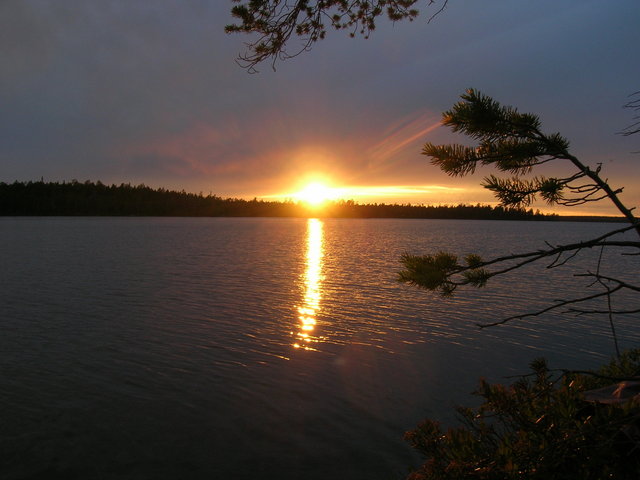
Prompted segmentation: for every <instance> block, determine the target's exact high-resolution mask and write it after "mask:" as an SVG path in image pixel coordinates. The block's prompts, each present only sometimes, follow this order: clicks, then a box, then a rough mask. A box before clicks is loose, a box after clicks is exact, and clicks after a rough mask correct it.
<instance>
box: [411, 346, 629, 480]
mask: <svg viewBox="0 0 640 480" xmlns="http://www.w3.org/2000/svg"><path fill="white" fill-rule="evenodd" d="M531 369H532V373H531V374H529V375H525V376H522V377H521V378H519V379H518V380H517V381H516V382H514V383H513V384H511V385H508V386H507V385H502V384H491V383H488V382H486V381H481V383H480V386H479V388H478V390H477V392H475V393H476V395H478V396H480V397H481V398H482V404H481V405H480V406H479V407H478V408H459V409H458V413H459V415H460V419H461V423H462V426H460V427H457V428H451V429H449V430H447V431H446V432H444V431H443V430H442V429H441V427H440V425H439V423H438V422H436V421H433V420H425V421H424V422H423V423H421V424H420V425H419V426H418V427H417V428H416V429H415V430H413V431H411V432H408V433H407V434H406V439H407V441H409V443H410V444H411V445H412V446H413V447H415V448H416V449H417V450H419V451H420V452H421V453H422V454H423V455H424V456H425V457H426V462H425V463H424V464H423V465H422V466H421V467H420V468H419V469H418V470H416V471H415V472H413V473H412V474H411V475H410V476H409V480H445V479H451V480H454V479H456V480H457V479H465V478H469V479H486V480H489V479H496V480H498V479H516V478H517V479H523V478H526V479H578V478H579V479H594V480H595V479H604V478H611V479H636V478H640V402H639V401H638V400H636V401H630V402H625V403H621V404H615V405H605V404H598V403H589V402H587V401H585V396H584V392H585V391H587V390H591V389H595V388H600V387H604V386H606V385H609V384H611V383H612V379H615V380H621V379H631V378H633V377H638V376H640V349H639V350H632V351H627V352H625V353H624V354H623V355H621V357H620V358H619V359H617V360H614V361H612V362H611V363H610V364H609V365H606V366H605V367H603V368H601V369H600V370H599V371H597V372H594V374H585V373H572V372H561V373H558V372H552V371H550V370H549V368H548V367H547V365H546V363H545V361H544V360H536V361H534V362H533V363H532V364H531Z"/></svg>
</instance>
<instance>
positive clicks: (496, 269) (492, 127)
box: [399, 90, 640, 354]
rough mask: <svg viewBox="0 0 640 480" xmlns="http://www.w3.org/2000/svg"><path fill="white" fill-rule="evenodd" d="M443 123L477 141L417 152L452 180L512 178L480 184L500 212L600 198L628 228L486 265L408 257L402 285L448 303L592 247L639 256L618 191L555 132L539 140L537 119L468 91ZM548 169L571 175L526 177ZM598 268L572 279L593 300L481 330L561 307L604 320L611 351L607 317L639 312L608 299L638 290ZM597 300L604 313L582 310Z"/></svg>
mask: <svg viewBox="0 0 640 480" xmlns="http://www.w3.org/2000/svg"><path fill="white" fill-rule="evenodd" d="M443 123H444V124H445V125H447V126H449V127H450V128H451V129H452V130H453V131H454V132H461V133H463V134H466V135H468V136H469V137H471V138H473V139H475V140H477V141H478V144H477V145H475V146H463V145H433V144H431V143H427V144H426V145H425V146H424V150H423V153H424V154H425V155H427V156H428V157H430V158H431V162H432V163H433V164H434V165H437V166H438V167H440V168H441V169H442V170H443V171H444V172H446V173H448V174H449V175H452V176H463V175H467V174H471V173H473V172H474V171H475V170H476V168H477V167H478V166H480V165H483V166H493V167H495V168H497V169H498V170H499V171H502V172H509V173H511V174H513V176H512V177H510V178H501V177H497V176H495V175H489V176H488V177H486V178H485V179H484V181H483V186H484V187H486V188H488V189H489V190H491V191H492V192H493V193H494V195H495V196H496V197H497V198H498V199H499V200H500V203H501V204H502V205H505V206H509V207H523V206H528V205H530V204H531V203H532V202H533V201H534V199H535V198H536V197H537V196H540V197H541V198H542V199H543V200H545V201H546V202H547V203H548V204H558V205H566V206H574V205H582V204H586V203H591V202H597V201H600V200H604V199H607V200H609V201H611V202H612V203H613V204H614V205H615V206H616V208H617V209H618V210H619V211H620V213H621V214H622V216H623V217H624V218H625V219H626V222H627V223H628V225H627V226H624V227H621V228H616V229H613V230H612V231H610V232H608V233H606V234H604V235H600V236H598V237H596V238H592V239H586V240H583V241H580V242H576V243H572V244H566V245H552V244H548V247H547V248H545V249H540V250H536V251H533V252H523V253H520V254H510V255H504V256H501V257H498V258H493V259H490V260H484V259H482V258H480V256H478V255H476V254H469V255H467V256H466V257H465V258H464V259H462V261H461V260H460V259H459V258H458V256H456V255H454V254H451V253H448V252H437V253H432V254H428V255H422V256H417V255H409V254H407V255H405V256H403V258H402V262H403V264H404V267H405V269H404V270H403V271H402V272H400V275H399V280H400V281H401V282H405V283H409V284H413V285H416V286H418V287H421V288H424V289H427V290H433V291H438V292H440V293H441V294H442V295H444V296H447V295H451V294H453V292H454V291H455V290H456V289H457V288H458V287H461V286H465V285H470V286H474V287H484V286H485V285H486V284H487V282H488V281H489V280H490V279H491V278H492V277H495V276H497V275H503V274H506V273H508V272H512V271H513V270H516V269H518V268H520V267H523V266H525V265H529V264H532V263H536V262H546V264H547V265H546V266H547V268H557V267H562V266H563V265H566V264H567V263H568V262H570V261H571V260H572V259H573V258H575V257H576V256H578V255H579V254H580V253H581V252H582V251H583V250H584V249H590V248H598V249H599V250H600V258H602V253H603V252H604V251H605V250H611V249H616V250H622V253H626V254H635V255H638V254H640V241H637V240H630V239H628V238H621V234H623V233H625V232H628V231H634V232H635V233H636V234H637V235H638V237H640V223H639V222H638V219H637V218H636V217H634V215H633V213H632V210H633V208H628V207H627V206H626V205H624V204H623V203H622V201H621V200H620V198H619V196H618V195H619V194H620V192H622V188H613V187H611V186H610V185H609V183H608V182H607V181H606V180H604V179H603V178H602V177H601V176H600V171H601V167H602V165H600V164H598V165H597V166H596V167H595V168H591V167H589V166H587V165H585V164H584V163H582V162H581V161H580V160H579V159H578V158H577V157H575V156H574V155H572V154H571V153H569V150H568V148H569V142H568V141H567V139H565V138H564V137H562V136H561V135H560V134H559V133H553V134H545V133H543V132H542V130H541V124H540V119H539V118H538V117H537V116H536V115H533V114H530V113H519V112H518V111H517V110H516V109H515V108H512V107H505V106H502V105H500V104H499V103H498V102H496V101H495V100H493V99H492V98H490V97H488V96H486V95H483V94H481V93H480V92H478V91H476V90H468V91H467V92H466V93H465V94H464V95H462V101H460V102H459V103H457V104H456V105H455V106H454V107H453V108H452V109H451V110H449V111H446V112H444V113H443ZM549 162H565V163H568V164H569V165H571V166H572V167H573V173H570V174H567V175H566V176H564V177H543V176H535V177H532V178H531V177H530V176H528V175H529V174H530V173H531V172H532V171H533V170H534V168H535V167H538V166H540V165H543V164H546V163H549ZM634 237H635V235H634ZM602 267H603V265H601V262H600V261H598V263H597V265H595V268H594V270H593V271H588V272H585V273H583V274H581V275H579V276H581V277H586V278H588V279H590V280H591V281H592V285H593V286H597V287H600V290H598V291H597V292H595V293H593V292H589V293H587V292H585V294H584V295H582V296H579V297H576V298H566V299H563V300H559V301H556V302H554V303H552V304H551V305H549V306H548V307H546V308H544V309H541V310H538V311H533V312H523V313H518V314H515V315H512V316H510V317H508V318H503V319H499V320H496V321H495V322H492V323H489V324H483V325H480V326H481V327H486V326H495V325H499V324H503V323H506V322H509V321H512V320H517V319H523V318H528V317H532V316H537V315H541V314H543V313H545V312H548V311H551V310H556V309H560V308H566V309H568V310H569V311H570V312H573V313H576V314H581V315H587V314H606V315H608V317H609V322H610V326H611V330H612V334H613V338H614V341H615V347H616V351H617V339H616V336H615V329H614V325H613V316H614V315H615V314H630V313H638V312H640V309H631V310H627V309H615V308H614V307H613V306H612V298H613V297H614V295H616V294H619V293H621V292H624V291H627V292H629V291H631V292H640V285H635V284H631V283H629V282H627V281H624V280H621V279H620V278H616V277H615V276H613V275H611V274H605V273H603V268H602ZM597 298H604V299H606V301H607V306H606V307H605V308H604V309H590V308H586V307H584V308H583V307H582V305H583V304H585V302H588V301H591V300H594V299H597ZM618 354H619V352H618Z"/></svg>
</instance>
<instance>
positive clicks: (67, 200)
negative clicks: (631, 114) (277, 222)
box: [0, 180, 557, 220]
mask: <svg viewBox="0 0 640 480" xmlns="http://www.w3.org/2000/svg"><path fill="white" fill-rule="evenodd" d="M0 215H42V216H46V215H95V216H101V215H112V216H121V215H127V216H192V217H307V216H321V217H338V218H434V219H492V220H548V219H555V218H557V216H553V215H543V214H541V213H539V212H534V211H533V210H532V209H529V210H525V209H522V208H513V207H507V208H505V207H502V206H497V207H491V206H488V205H456V206H447V205H445V206H423V205H410V204H407V205H390V204H384V203H375V204H359V203H356V202H354V201H352V200H342V201H335V202H328V203H327V204H326V205H325V206H323V207H322V208H320V209H314V208H310V207H308V206H307V205H306V204H305V203H303V202H298V203H294V202H292V201H285V202H275V201H264V200H257V199H253V200H243V199H237V198H227V199H223V198H221V197H218V196H216V195H207V196H203V195H202V194H199V195H196V194H193V193H187V192H184V191H182V192H176V191H171V190H165V189H163V188H160V189H152V188H150V187H147V186H145V185H137V186H133V185H129V184H121V185H111V186H107V185H104V184H103V183H101V182H96V183H93V182H90V181H86V182H78V181H76V180H73V181H71V182H62V183H58V182H48V183H45V182H43V181H39V182H14V183H11V184H7V183H0Z"/></svg>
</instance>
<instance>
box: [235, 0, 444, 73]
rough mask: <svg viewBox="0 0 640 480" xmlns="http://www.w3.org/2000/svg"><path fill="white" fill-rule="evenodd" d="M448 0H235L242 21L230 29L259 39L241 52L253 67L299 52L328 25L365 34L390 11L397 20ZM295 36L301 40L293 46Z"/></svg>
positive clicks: (242, 60)
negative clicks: (419, 9)
mask: <svg viewBox="0 0 640 480" xmlns="http://www.w3.org/2000/svg"><path fill="white" fill-rule="evenodd" d="M447 1H448V0H440V1H437V0H363V1H346V0H292V1H291V0H250V1H246V0H233V2H234V3H238V5H235V6H234V7H233V8H232V10H231V13H232V15H233V16H234V17H235V18H237V19H238V20H239V23H236V24H231V25H227V27H226V28H225V30H226V32H227V33H236V32H242V33H253V34H257V36H258V39H257V40H255V41H253V42H250V43H248V44H247V51H246V52H245V53H244V54H242V55H240V56H239V60H240V63H241V64H242V65H243V66H245V67H247V68H248V69H249V70H250V71H255V66H256V65H257V64H258V63H260V62H263V61H265V60H271V64H272V66H274V65H275V62H276V61H277V60H278V59H281V60H284V59H287V58H291V57H295V56H297V55H299V54H300V53H302V52H304V51H306V50H309V49H310V48H311V46H312V45H313V44H314V43H315V42H317V41H318V40H321V39H323V38H325V36H326V34H327V29H328V28H333V29H335V30H346V31H348V32H349V35H350V36H351V37H354V36H356V35H358V34H359V35H363V36H364V37H365V38H366V37H368V36H369V34H370V33H371V32H372V31H373V30H374V29H375V28H376V20H377V19H378V17H380V16H383V15H386V17H387V18H388V19H389V20H391V21H393V22H396V21H399V20H404V19H408V20H409V21H411V20H413V19H415V18H416V17H417V16H418V14H419V12H418V9H416V8H415V5H416V4H419V3H426V4H427V5H432V4H436V5H437V6H438V9H437V10H436V11H435V12H434V13H433V14H432V17H433V16H435V15H437V14H438V13H440V12H441V11H442V10H443V9H444V8H445V6H446V5H447ZM291 37H294V38H298V39H299V40H300V43H299V44H298V45H297V46H296V47H293V49H291V48H289V47H291V45H290V43H291V41H292V40H291Z"/></svg>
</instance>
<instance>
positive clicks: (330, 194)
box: [294, 182, 337, 206]
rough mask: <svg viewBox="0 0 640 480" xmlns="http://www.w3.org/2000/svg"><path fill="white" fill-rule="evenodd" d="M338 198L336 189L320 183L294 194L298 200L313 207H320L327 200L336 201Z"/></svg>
mask: <svg viewBox="0 0 640 480" xmlns="http://www.w3.org/2000/svg"><path fill="white" fill-rule="evenodd" d="M336 197H337V191H336V190H335V189H333V188H331V187H328V186H327V185H325V184H323V183H319V182H313V183H310V184H308V185H307V186H306V187H304V188H303V189H302V190H300V191H299V192H297V193H295V194H294V198H295V199H296V200H300V201H303V202H306V203H308V204H309V205H312V206H320V205H322V204H323V203H324V202H326V201H327V200H334V199H335V198H336Z"/></svg>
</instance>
